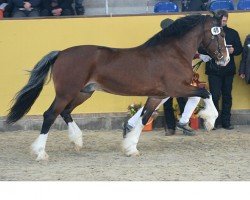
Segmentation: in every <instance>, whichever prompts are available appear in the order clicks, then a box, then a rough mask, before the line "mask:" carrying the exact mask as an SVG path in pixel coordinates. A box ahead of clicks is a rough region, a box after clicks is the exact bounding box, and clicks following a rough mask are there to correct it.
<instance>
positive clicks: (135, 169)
mask: <svg viewBox="0 0 250 200" xmlns="http://www.w3.org/2000/svg"><path fill="white" fill-rule="evenodd" d="M84 133H85V134H86V135H85V136H84V147H83V149H82V150H81V151H80V152H78V153H77V152H75V151H74V149H73V147H72V145H71V144H70V143H69V140H68V137H67V131H55V130H52V131H51V132H50V135H49V139H48V142H47V148H46V150H47V153H48V154H49V156H50V158H49V161H48V162H36V161H35V157H34V156H32V155H30V150H29V147H30V145H31V143H32V142H33V141H34V140H35V139H36V137H37V136H38V134H39V132H38V131H23V132H5V133H0V180H1V181H3V180H5V181H7V180H19V181H27V180H42V181H43V180H44V181H45V180H65V181H68V180H79V181H110V180H115V181H170V180H189V181H192V180H203V181H210V180H231V181H234V180H248V181H249V180H250V126H238V127H236V128H235V130H233V131H226V130H224V129H219V130H216V131H212V132H210V133H206V132H204V131H199V132H198V133H197V135H196V136H193V137H190V136H184V135H182V134H181V133H180V132H178V133H177V135H175V136H168V137H166V136H164V132H163V130H159V131H152V132H143V134H142V135H141V138H140V141H139V144H138V149H139V150H140V152H141V153H142V155H141V156H140V157H126V156H124V155H123V153H122V152H121V148H120V145H121V140H122V137H121V131H120V130H117V131H98V132H95V131H85V132H84Z"/></svg>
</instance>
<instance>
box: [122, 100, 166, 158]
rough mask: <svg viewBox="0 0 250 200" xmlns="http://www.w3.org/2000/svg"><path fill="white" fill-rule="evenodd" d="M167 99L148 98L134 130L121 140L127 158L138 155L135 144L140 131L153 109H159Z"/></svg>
mask: <svg viewBox="0 0 250 200" xmlns="http://www.w3.org/2000/svg"><path fill="white" fill-rule="evenodd" d="M167 99H168V98H167ZM167 99H165V100H162V99H158V98H148V100H147V102H146V104H145V106H144V108H143V110H142V113H141V115H140V117H139V119H138V120H137V122H136V124H135V126H134V128H133V129H132V130H131V131H130V132H129V133H127V134H126V137H125V138H124V139H123V144H122V147H123V151H124V153H125V154H126V155H127V156H136V155H139V151H138V150H137V143H138V141H139V137H140V134H141V132H142V129H143V127H144V126H145V125H146V123H147V122H148V120H149V118H150V116H151V115H152V113H153V112H154V111H155V109H156V108H157V107H159V106H160V105H161V104H163V103H164V102H165V101H166V100H167Z"/></svg>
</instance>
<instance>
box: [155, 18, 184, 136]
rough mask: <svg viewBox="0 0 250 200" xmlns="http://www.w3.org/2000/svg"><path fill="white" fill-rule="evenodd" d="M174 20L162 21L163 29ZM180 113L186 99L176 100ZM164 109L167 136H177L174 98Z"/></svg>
mask: <svg viewBox="0 0 250 200" xmlns="http://www.w3.org/2000/svg"><path fill="white" fill-rule="evenodd" d="M173 22H174V20H172V19H169V18H166V19H164V20H162V21H161V24H160V26H161V28H162V29H165V28H167V27H168V26H170V25H171V24H172V23H173ZM176 100H177V102H178V105H179V109H180V112H181V113H183V111H184V107H185V104H186V102H187V100H186V99H185V98H182V97H179V98H176ZM163 109H164V115H165V122H166V126H165V127H164V128H165V135H166V136H169V135H174V134H175V129H176V119H175V115H174V109H173V98H169V99H168V100H167V101H166V102H165V103H164V104H163Z"/></svg>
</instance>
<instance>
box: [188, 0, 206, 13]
mask: <svg viewBox="0 0 250 200" xmlns="http://www.w3.org/2000/svg"><path fill="white" fill-rule="evenodd" d="M207 2H208V0H190V1H189V3H188V5H187V8H186V10H183V11H201V10H207V8H206V5H205V3H207Z"/></svg>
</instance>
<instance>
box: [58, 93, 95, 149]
mask: <svg viewBox="0 0 250 200" xmlns="http://www.w3.org/2000/svg"><path fill="white" fill-rule="evenodd" d="M92 94H93V92H91V93H84V92H79V94H78V95H77V96H76V98H75V99H73V100H72V101H71V102H70V103H69V104H68V105H67V107H66V108H65V109H64V110H63V111H62V113H61V116H62V118H63V120H64V121H65V122H66V124H67V125H68V132H69V140H70V141H71V142H73V143H74V144H75V150H76V151H79V150H80V149H81V148H82V143H83V142H82V131H81V130H80V128H79V127H78V126H77V124H76V123H75V122H74V120H73V119H72V116H71V112H72V111H73V110H74V109H75V108H76V107H77V106H78V105H80V104H82V103H83V102H84V101H86V100H87V99H88V98H90V97H91V95H92Z"/></svg>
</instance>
